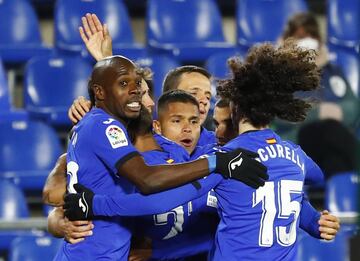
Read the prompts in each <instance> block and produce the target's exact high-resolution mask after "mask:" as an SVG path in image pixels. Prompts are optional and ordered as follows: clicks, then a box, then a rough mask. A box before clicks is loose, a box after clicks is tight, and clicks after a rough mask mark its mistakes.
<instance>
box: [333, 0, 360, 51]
mask: <svg viewBox="0 0 360 261" xmlns="http://www.w3.org/2000/svg"><path fill="white" fill-rule="evenodd" d="M327 14H328V15H327V19H328V39H329V42H331V43H332V44H337V45H343V46H347V47H356V46H357V47H358V46H359V45H360V27H359V24H360V1H359V0H346V1H342V0H328V1H327Z"/></svg>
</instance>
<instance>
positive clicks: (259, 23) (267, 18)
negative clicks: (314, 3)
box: [236, 0, 307, 50]
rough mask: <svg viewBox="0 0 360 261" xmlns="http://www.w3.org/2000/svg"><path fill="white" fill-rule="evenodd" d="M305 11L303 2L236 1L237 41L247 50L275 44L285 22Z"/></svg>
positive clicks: (292, 0) (275, 0) (300, 0)
mask: <svg viewBox="0 0 360 261" xmlns="http://www.w3.org/2000/svg"><path fill="white" fill-rule="evenodd" d="M303 11H307V5H306V2H305V1H304V0H291V1H289V0H237V9H236V20H237V22H236V24H237V25H236V26H237V39H238V40H237V41H238V44H239V45H240V46H242V48H243V49H245V50H247V49H248V48H249V47H250V46H252V45H253V44H257V43H261V42H264V41H270V42H275V41H276V40H278V38H279V37H280V36H281V33H282V31H283V30H284V26H285V25H286V22H287V20H288V19H289V18H290V17H291V16H292V15H294V14H295V13H298V12H303Z"/></svg>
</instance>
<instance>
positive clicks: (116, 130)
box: [105, 125, 128, 149]
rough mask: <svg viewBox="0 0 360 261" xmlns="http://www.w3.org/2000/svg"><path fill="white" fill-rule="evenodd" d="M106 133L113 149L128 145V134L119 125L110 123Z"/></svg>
mask: <svg viewBox="0 0 360 261" xmlns="http://www.w3.org/2000/svg"><path fill="white" fill-rule="evenodd" d="M105 134H106V137H107V138H108V140H109V142H110V145H111V147H112V148H113V149H116V148H120V147H123V146H127V145H128V140H127V139H126V135H125V133H124V131H123V130H122V129H121V128H120V127H119V126H116V125H110V126H109V127H107V128H106V131H105Z"/></svg>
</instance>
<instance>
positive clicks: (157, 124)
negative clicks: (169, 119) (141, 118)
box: [153, 120, 161, 134]
mask: <svg viewBox="0 0 360 261" xmlns="http://www.w3.org/2000/svg"><path fill="white" fill-rule="evenodd" d="M153 129H154V131H155V133H157V134H161V124H160V122H159V121H158V120H153Z"/></svg>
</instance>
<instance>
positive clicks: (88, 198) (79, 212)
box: [64, 184, 94, 221]
mask: <svg viewBox="0 0 360 261" xmlns="http://www.w3.org/2000/svg"><path fill="white" fill-rule="evenodd" d="M74 189H75V190H76V192H77V193H68V194H66V195H65V197H64V202H65V203H64V210H65V211H64V215H65V217H67V218H68V219H69V220H70V221H74V220H88V219H92V218H93V217H94V213H93V207H92V205H93V198H94V192H92V190H90V189H88V188H86V187H84V186H83V185H81V184H75V185H74Z"/></svg>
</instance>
